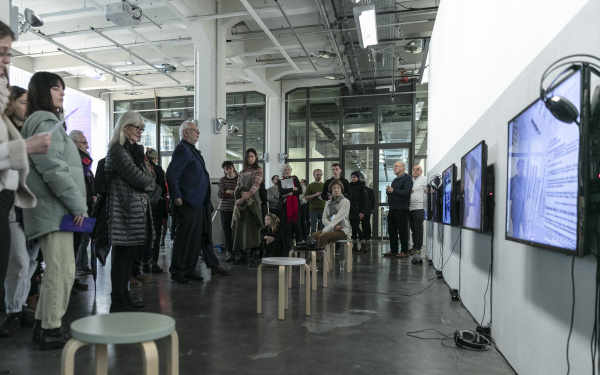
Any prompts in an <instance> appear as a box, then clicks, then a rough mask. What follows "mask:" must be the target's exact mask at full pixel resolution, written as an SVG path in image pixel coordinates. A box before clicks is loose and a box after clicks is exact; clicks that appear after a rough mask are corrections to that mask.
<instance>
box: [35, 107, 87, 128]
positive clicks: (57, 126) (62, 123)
mask: <svg viewBox="0 0 600 375" xmlns="http://www.w3.org/2000/svg"><path fill="white" fill-rule="evenodd" d="M78 109H79V108H75V109H74V110H72V111H71V113H69V114H68V115H66V116H65V118H64V119H62V120H60V121H59V122H57V123H56V124H54V126H53V127H52V129H50V131H48V132H44V133H40V134H52V133H54V132H55V131H56V129H58V128H59V127H61V126H63V125H64V123H65V121H66V120H67V119H68V118H69V116H71V115H72V114H73V113H75V111H77V110H78Z"/></svg>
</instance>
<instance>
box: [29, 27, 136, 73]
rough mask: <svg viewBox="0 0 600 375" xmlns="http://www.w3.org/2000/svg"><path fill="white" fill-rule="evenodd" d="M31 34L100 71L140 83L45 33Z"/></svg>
mask: <svg viewBox="0 0 600 375" xmlns="http://www.w3.org/2000/svg"><path fill="white" fill-rule="evenodd" d="M31 34H33V35H35V36H37V37H38V38H40V39H44V40H45V41H47V42H50V43H52V44H54V45H55V46H57V47H58V50H59V51H61V52H63V53H64V54H66V55H69V56H71V57H74V58H76V59H77V60H79V61H83V62H84V63H86V64H89V65H91V66H93V67H94V68H96V69H98V70H101V71H103V72H105V73H108V74H112V75H113V76H116V77H119V78H121V79H122V80H123V81H125V82H128V83H130V84H132V85H134V84H135V85H140V83H139V82H138V81H136V80H135V79H131V78H129V77H127V76H126V75H124V74H121V73H119V72H117V71H115V70H112V69H110V68H107V67H105V66H104V65H101V64H100V63H98V62H96V61H94V60H92V59H90V58H89V57H87V56H85V55H82V54H80V53H77V52H75V51H73V50H72V49H70V48H68V47H66V46H64V45H62V44H60V43H58V42H57V41H55V40H54V39H52V38H49V37H47V36H46V35H44V34H42V33H41V32H39V31H38V32H36V33H31Z"/></svg>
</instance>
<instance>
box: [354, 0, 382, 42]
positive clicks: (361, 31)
mask: <svg viewBox="0 0 600 375" xmlns="http://www.w3.org/2000/svg"><path fill="white" fill-rule="evenodd" d="M353 13H354V22H355V23H356V31H357V33H358V43H359V45H360V47H361V48H366V47H368V46H374V45H376V44H377V43H378V40H377V18H376V14H375V5H374V4H369V5H364V6H360V7H354V10H353Z"/></svg>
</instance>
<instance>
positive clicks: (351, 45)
mask: <svg viewBox="0 0 600 375" xmlns="http://www.w3.org/2000/svg"><path fill="white" fill-rule="evenodd" d="M319 1H322V0H319ZM332 1H333V0H332ZM338 4H339V6H340V8H341V10H342V14H343V15H344V20H343V22H344V25H348V17H346V11H345V10H344V4H343V3H342V1H340V0H338ZM334 11H335V7H334ZM343 29H344V31H347V29H345V28H343ZM347 33H348V34H347V35H348V38H349V40H350V41H351V42H352V36H351V35H350V31H347ZM341 35H342V41H343V40H344V34H343V33H342V34H341ZM344 46H345V47H346V43H345V42H344ZM347 48H348V47H346V49H347ZM350 51H351V52H352V60H353V61H354V67H355V69H352V72H353V73H356V74H355V75H354V76H355V77H358V83H359V84H360V90H361V92H365V85H364V84H363V81H362V77H361V74H360V65H358V59H357V58H356V49H355V48H354V44H353V43H350ZM350 67H352V63H351V64H350ZM354 82H356V79H355V80H354ZM350 93H351V94H352V92H350Z"/></svg>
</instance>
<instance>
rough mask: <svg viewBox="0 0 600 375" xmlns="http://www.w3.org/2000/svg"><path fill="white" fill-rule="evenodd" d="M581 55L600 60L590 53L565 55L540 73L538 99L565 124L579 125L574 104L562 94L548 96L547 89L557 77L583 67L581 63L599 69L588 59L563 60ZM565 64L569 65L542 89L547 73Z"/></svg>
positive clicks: (550, 87) (551, 86)
mask: <svg viewBox="0 0 600 375" xmlns="http://www.w3.org/2000/svg"><path fill="white" fill-rule="evenodd" d="M581 57H584V58H587V59H590V60H596V61H599V62H600V59H599V58H597V57H595V56H592V55H570V56H566V57H563V58H562V59H558V60H556V61H555V62H554V63H552V64H551V65H550V66H549V67H548V69H546V71H545V72H544V74H542V79H541V81H540V100H541V101H543V102H544V104H545V105H546V108H548V110H549V111H550V113H552V115H553V116H554V117H556V118H557V119H558V120H559V121H562V122H565V123H567V124H570V123H573V122H574V123H576V124H577V125H579V122H577V117H578V116H579V112H578V111H577V107H575V105H573V103H571V102H570V101H568V100H567V99H565V98H563V97H562V96H558V95H554V96H552V97H548V90H551V89H553V86H554V84H555V83H556V81H557V80H558V79H559V78H561V77H562V76H564V75H565V74H567V73H569V72H575V71H577V70H579V69H581V68H582V67H583V64H588V65H591V66H593V67H595V68H596V69H598V70H600V66H598V65H596V64H594V63H592V62H589V61H581V60H576V61H568V62H564V61H565V60H568V59H572V58H581ZM565 65H569V66H568V67H567V68H566V69H564V70H563V71H562V72H560V73H559V74H558V75H557V76H556V78H554V80H553V81H552V82H551V83H550V85H548V88H547V89H544V81H545V80H546V78H547V77H548V75H549V74H550V73H552V72H553V71H555V70H556V69H558V68H560V67H563V66H565Z"/></svg>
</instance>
